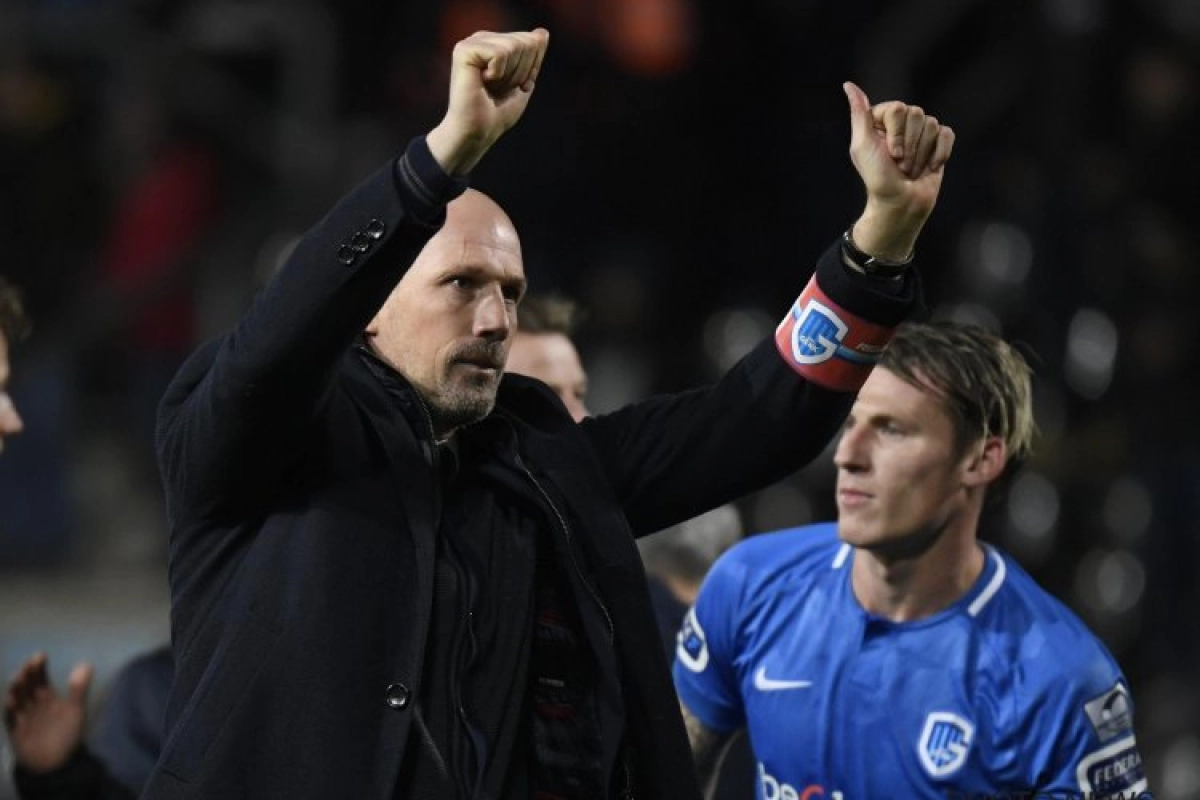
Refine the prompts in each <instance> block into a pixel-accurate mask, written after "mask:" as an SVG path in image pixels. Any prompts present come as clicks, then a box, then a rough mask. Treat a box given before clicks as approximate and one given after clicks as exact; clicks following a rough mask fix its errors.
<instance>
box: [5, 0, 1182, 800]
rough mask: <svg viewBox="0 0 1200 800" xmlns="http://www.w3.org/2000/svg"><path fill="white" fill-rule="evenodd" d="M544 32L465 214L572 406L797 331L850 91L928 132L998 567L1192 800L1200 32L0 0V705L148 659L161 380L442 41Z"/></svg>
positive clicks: (778, 515) (352, 158)
mask: <svg viewBox="0 0 1200 800" xmlns="http://www.w3.org/2000/svg"><path fill="white" fill-rule="evenodd" d="M535 25H544V26H545V27H547V28H549V29H550V30H551V32H552V42H551V48H550V53H549V55H548V58H547V61H546V64H545V69H544V72H543V75H542V77H541V79H540V80H539V82H538V89H537V93H536V96H535V98H534V100H533V103H532V105H531V107H530V110H529V113H528V114H527V115H526V117H525V118H524V119H523V120H522V122H521V123H520V125H519V127H518V128H517V129H516V130H515V131H514V132H513V133H512V134H511V135H510V136H509V137H507V138H506V139H504V140H503V141H502V142H501V143H500V144H499V145H498V146H497V147H496V148H495V150H494V152H493V153H492V154H491V155H490V156H489V157H488V159H487V160H486V161H485V162H484V165H483V166H482V167H481V169H480V170H479V171H478V173H477V174H476V176H475V179H474V183H475V185H476V186H478V187H479V188H482V189H484V190H485V191H488V192H489V193H491V194H492V195H493V196H495V197H496V198H497V199H498V200H499V201H500V202H501V203H502V204H503V205H504V206H505V207H506V208H507V209H508V210H509V212H510V214H511V215H512V217H513V218H514V220H515V221H516V223H517V226H518V228H519V230H520V231H521V233H522V236H523V240H524V246H525V261H526V270H527V272H528V273H529V275H530V278H531V282H532V285H533V288H534V289H535V290H549V289H556V290H559V291H562V292H565V293H567V294H569V295H571V296H574V297H575V298H577V299H578V300H580V301H581V302H582V304H583V305H584V306H585V307H586V308H587V309H588V312H589V322H588V324H587V325H586V327H585V329H584V331H583V332H582V335H581V338H580V344H581V349H582V351H583V355H584V361H585V363H586V364H587V366H588V368H589V370H590V372H591V374H592V381H593V386H594V392H593V397H592V402H591V404H592V407H593V410H595V411H605V410H609V409H612V408H614V407H616V406H617V405H620V404H621V403H623V402H626V401H628V400H630V399H634V398H638V397H642V396H645V395H646V394H648V393H650V392H656V391H668V390H675V389H679V388H683V387H686V386H689V385H692V384H694V383H696V382H698V381H705V380H709V379H711V378H713V377H714V376H715V375H717V374H719V372H720V371H721V370H722V369H724V368H725V367H726V366H728V365H729V364H730V363H731V362H732V361H733V360H735V359H736V358H737V357H738V356H739V355H740V354H741V353H743V352H745V350H746V349H748V347H749V346H750V344H751V343H752V342H754V341H755V340H756V339H757V338H758V337H760V336H762V335H764V334H767V333H769V332H770V330H771V329H772V328H773V326H774V324H775V322H776V320H778V319H779V318H780V317H781V316H782V315H783V313H784V312H785V311H786V309H787V308H788V306H789V304H790V302H791V300H792V299H793V298H794V297H795V295H796V294H797V293H798V291H799V289H800V288H801V287H802V285H803V284H804V282H805V281H806V279H807V277H808V274H809V273H810V271H811V265H812V264H813V262H814V260H815V258H816V256H817V254H818V253H819V252H820V250H821V249H822V248H824V247H825V246H827V245H828V244H829V243H830V242H831V241H832V240H833V239H834V237H836V236H837V235H839V234H840V233H841V231H842V230H843V229H844V228H845V227H846V226H847V225H848V224H849V223H850V222H851V221H852V220H853V218H854V216H855V215H856V214H857V212H858V211H859V210H860V208H861V202H862V191H861V189H860V188H859V183H858V180H857V178H856V176H855V174H854V172H853V169H852V167H851V166H850V163H849V159H848V157H847V152H846V151H847V145H848V139H849V127H848V122H847V111H846V106H845V99H844V96H843V94H842V91H841V88H840V86H841V82H842V81H843V80H846V79H853V80H855V81H857V82H858V83H859V84H860V85H862V86H863V88H864V89H865V90H866V91H867V92H868V94H869V95H870V96H871V97H872V99H874V100H876V101H878V100H884V99H894V98H900V99H905V100H908V101H910V102H915V103H918V104H920V105H922V106H923V107H925V108H926V109H927V110H929V111H931V112H932V113H934V114H936V115H938V116H939V118H940V119H942V120H943V121H945V122H948V123H950V124H952V125H953V126H954V128H955V129H956V131H957V133H958V141H957V145H956V148H955V154H954V157H953V160H952V162H951V164H950V166H949V167H948V170H949V171H948V177H947V180H946V184H945V188H944V190H943V193H942V198H941V201H940V204H939V207H938V210H937V211H936V212H935V214H934V216H933V219H932V220H931V222H930V224H929V226H928V227H927V229H926V233H925V235H924V236H923V237H922V240H921V242H920V245H919V250H918V258H919V263H920V265H921V269H922V271H923V272H924V275H925V277H926V286H927V294H928V299H929V306H930V312H931V314H934V315H937V316H952V317H956V318H961V319H968V320H974V321H977V322H980V323H983V324H986V325H989V326H991V327H993V328H995V329H997V330H1002V331H1003V332H1004V334H1005V335H1006V336H1008V337H1009V338H1011V339H1015V340H1017V341H1020V342H1022V343H1023V344H1024V346H1025V347H1026V352H1027V353H1028V354H1029V355H1030V357H1031V359H1032V361H1033V362H1034V364H1035V365H1036V370H1037V405H1038V415H1039V422H1040V427H1041V436H1040V439H1039V445H1038V454H1037V456H1036V457H1035V458H1034V459H1033V460H1032V461H1031V462H1030V463H1029V464H1028V465H1027V466H1026V467H1025V469H1023V470H1022V471H1021V473H1020V474H1018V475H1017V476H1016V479H1015V481H1014V482H1013V484H1012V486H1011V490H1010V491H1009V493H1008V494H1007V495H1006V496H1003V497H998V498H997V501H996V503H995V504H994V508H993V509H992V514H991V517H990V520H989V525H988V538H989V539H991V540H992V541H994V542H996V543H998V544H1000V545H1001V546H1003V547H1004V548H1006V549H1008V550H1009V551H1010V552H1012V553H1013V554H1014V555H1015V556H1016V557H1017V558H1018V559H1019V560H1020V561H1021V562H1022V563H1023V564H1024V565H1025V566H1026V568H1027V569H1028V570H1029V571H1030V572H1032V573H1033V575H1034V576H1035V577H1036V578H1037V579H1038V580H1039V581H1041V582H1042V584H1043V585H1045V586H1046V587H1047V588H1048V589H1050V590H1051V591H1052V592H1053V593H1054V594H1055V595H1057V596H1058V597H1060V598H1061V599H1062V600H1064V601H1065V602H1066V603H1067V604H1069V605H1070V606H1071V607H1072V608H1074V609H1075V610H1077V611H1078V612H1079V613H1080V615H1081V616H1082V617H1083V618H1084V619H1085V620H1086V621H1087V622H1088V623H1089V624H1090V625H1091V626H1092V628H1093V629H1094V630H1095V631H1096V632H1097V633H1098V634H1099V635H1100V636H1101V637H1102V638H1103V639H1104V641H1105V642H1106V643H1107V644H1108V646H1109V647H1110V649H1111V650H1112V651H1113V653H1114V654H1115V655H1116V657H1117V659H1118V660H1119V661H1120V662H1121V664H1122V666H1123V667H1124V669H1125V670H1126V672H1127V674H1128V675H1129V677H1130V679H1131V682H1132V684H1133V690H1134V697H1135V700H1136V701H1137V702H1138V708H1139V712H1138V717H1137V724H1138V731H1139V740H1140V742H1141V744H1142V750H1143V753H1144V754H1145V755H1146V757H1147V760H1148V762H1149V770H1150V777H1151V785H1152V786H1153V787H1154V788H1155V789H1156V790H1157V792H1156V794H1157V796H1158V797H1160V798H1164V799H1165V800H1179V799H1181V798H1200V722H1198V720H1200V642H1198V639H1200V579H1198V578H1197V574H1198V573H1200V530H1198V529H1200V452H1198V451H1200V447H1198V444H1200V441H1198V440H1200V424H1198V423H1197V421H1196V420H1195V419H1194V418H1193V414H1194V413H1195V411H1196V409H1197V408H1200V405H1198V403H1197V400H1198V399H1200V397H1198V393H1200V381H1197V380H1196V378H1195V376H1196V374H1197V373H1196V370H1197V368H1198V367H1200V365H1198V364H1197V358H1198V355H1200V349H1198V348H1197V346H1196V343H1197V341H1198V337H1200V333H1198V331H1197V327H1198V325H1200V314H1197V313H1196V311H1195V305H1196V296H1197V295H1196V285H1197V282H1198V281H1197V273H1198V272H1200V263H1198V261H1200V258H1198V255H1197V254H1198V253H1200V241H1198V238H1200V237H1198V235H1197V226H1196V222H1195V219H1196V217H1195V208H1196V201H1195V199H1194V197H1193V195H1194V194H1195V191H1196V187H1197V186H1198V185H1200V148H1198V147H1197V146H1196V144H1195V137H1196V132H1197V131H1198V130H1200V126H1198V124H1197V123H1198V122H1200V119H1198V117H1200V114H1198V110H1200V104H1198V91H1200V65H1198V64H1197V61H1198V60H1200V2H1197V1H1196V0H1015V1H1013V2H994V1H993V2H985V1H984V0H889V1H888V2H872V1H871V0H836V1H834V0H826V2H818V1H817V0H741V1H740V2H737V3H733V2H729V1H728V0H440V1H439V0H422V2H408V3H403V2H400V3H398V2H391V3H384V2H380V0H339V1H338V2H335V1H334V0H286V2H285V1H284V0H0V272H2V273H4V274H5V275H7V276H9V277H10V278H11V279H12V280H14V281H15V282H17V283H19V284H20V285H21V286H23V287H24V289H25V291H26V293H27V296H28V302H29V305H30V307H31V309H32V312H33V315H34V317H35V332H34V335H33V337H32V338H31V339H30V340H29V341H28V342H26V343H25V344H24V345H23V346H21V347H20V348H18V349H17V351H16V353H15V358H14V381H13V395H14V397H15V399H16V402H17V404H18V407H19V408H20V409H21V411H22V413H23V415H24V417H25V421H26V431H25V433H23V434H22V435H21V436H20V437H18V438H17V439H15V440H13V441H12V442H11V444H10V443H6V452H5V454H4V456H3V457H2V458H0V671H2V674H3V675H8V674H10V673H11V672H12V670H13V669H15V667H16V665H17V664H18V663H20V661H21V660H22V659H23V658H25V657H26V655H28V654H29V653H31V652H33V651H34V650H36V649H46V650H48V651H49V652H50V654H51V663H52V666H53V670H52V671H53V672H54V674H55V676H56V677H57V678H58V679H59V680H60V681H61V680H62V678H63V676H64V675H65V672H66V670H67V669H68V668H69V666H70V664H71V663H72V662H73V661H75V660H78V659H84V658H87V659H90V660H93V661H94V662H95V663H96V664H97V666H98V667H99V678H100V681H99V683H100V685H99V691H97V692H95V693H94V694H95V695H96V698H97V700H102V698H103V688H104V681H105V680H106V679H107V678H108V677H110V676H111V674H112V670H113V669H114V668H115V667H116V666H118V665H119V664H121V663H122V662H123V661H124V660H125V659H126V658H128V656H130V655H131V654H133V653H135V652H137V651H140V650H142V649H145V648H147V647H150V646H152V645H154V644H155V643H157V642H159V641H161V640H165V638H166V637H167V635H168V633H167V599H166V580H165V556H164V551H165V524H164V521H163V513H162V509H161V501H160V499H159V490H158V483H157V478H156V476H155V472H154V467H153V463H152V421H153V413H154V411H153V410H154V407H155V404H156V402H157V398H158V396H159V394H160V393H161V391H162V388H163V387H164V385H165V383H166V381H167V380H168V379H169V378H170V376H171V374H172V372H173V371H174V369H175V367H176V366H177V365H178V363H179V361H180V359H181V358H182V357H183V356H184V355H185V354H186V353H187V352H188V351H189V350H190V349H191V348H192V347H193V346H194V345H195V344H196V343H197V342H198V341H201V340H203V339H205V338H208V337H210V336H212V335H215V334H217V333H219V332H220V331H222V330H224V329H225V328H226V327H228V326H229V325H230V324H231V323H232V322H233V320H235V319H236V316H237V314H238V312H239V310H240V309H242V308H243V307H244V306H245V304H246V302H247V301H248V298H249V297H250V296H251V295H252V294H253V292H254V291H255V290H256V289H257V288H258V287H259V286H261V284H262V282H263V281H264V280H265V279H266V278H267V277H269V275H270V274H271V271H272V270H273V269H274V268H275V266H276V265H277V264H278V263H279V261H280V259H281V258H283V257H285V256H286V254H287V252H288V250H289V248H290V246H291V244H292V243H293V242H294V240H295V237H296V236H298V235H299V234H300V233H302V232H303V230H304V229H305V228H306V227H307V226H308V225H309V224H311V223H312V222H313V221H315V220H316V219H317V218H318V217H319V216H320V215H321V213H322V212H323V211H324V209H326V208H327V207H328V206H329V205H330V204H331V203H332V202H333V201H334V200H335V199H336V198H337V197H338V196H339V195H340V194H341V193H342V192H343V191H344V190H345V189H347V188H348V187H349V186H351V185H352V184H354V183H355V182H357V181H358V180H359V179H360V178H362V177H364V176H365V175H366V174H367V173H368V172H370V171H371V170H372V169H374V168H375V167H376V166H377V165H378V164H380V163H382V162H383V161H384V160H385V159H387V158H388V157H390V156H392V155H394V154H396V153H398V152H399V151H400V150H401V148H402V147H403V145H404V143H405V142H406V141H407V140H408V139H409V138H410V137H411V136H413V135H416V134H419V133H423V132H424V131H426V130H428V129H429V128H430V127H431V126H432V125H433V124H435V123H436V121H437V120H438V119H439V118H440V116H441V113H442V111H443V104H444V100H445V95H446V81H447V67H448V63H449V56H448V54H449V50H450V47H451V46H452V44H453V43H454V42H455V41H457V40H458V39H459V38H461V37H463V36H465V35H467V34H469V33H471V32H472V31H474V30H477V29H491V30H506V29H515V28H528V27H532V26H535ZM1189 198H1191V199H1190V200H1189ZM1189 206H1190V207H1192V209H1193V210H1192V211H1191V212H1189V211H1187V208H1188V207H1189ZM746 446H747V447H754V446H755V443H754V442H750V441H748V442H747V443H746ZM832 477H833V473H832V468H831V465H830V463H829V460H828V457H826V458H825V459H823V460H822V462H821V463H819V464H817V465H814V466H813V467H811V468H809V469H808V470H806V471H804V472H802V473H800V474H799V475H797V476H795V477H794V478H793V479H790V480H788V481H786V482H783V483H781V484H779V485H777V486H774V487H772V488H770V489H768V490H766V491H763V492H761V493H759V494H757V495H755V496H753V497H750V498H746V500H745V501H744V502H743V504H742V510H743V511H744V513H745V516H746V520H747V528H748V529H749V530H752V531H761V530H768V529H771V528H776V527H782V526H789V525H795V524H800V523H804V522H808V521H813V520H817V519H823V518H829V517H830V516H831V515H832V514H833V510H834V509H833V506H832V502H831V501H832V494H831V487H832ZM7 791H8V789H7V787H6V786H5V785H3V780H0V798H3V797H7V796H8V795H7V794H6V792H7Z"/></svg>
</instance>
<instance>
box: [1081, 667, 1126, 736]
mask: <svg viewBox="0 0 1200 800" xmlns="http://www.w3.org/2000/svg"><path fill="white" fill-rule="evenodd" d="M1083 710H1084V711H1086V712H1087V716H1088V720H1089V721H1090V722H1091V723H1092V727H1093V728H1095V730H1096V735H1097V736H1099V737H1100V741H1101V742H1107V741H1108V740H1109V739H1114V738H1116V737H1118V736H1120V735H1122V734H1125V733H1129V732H1130V731H1132V730H1133V712H1132V709H1131V708H1130V705H1129V690H1128V689H1126V688H1125V684H1124V683H1122V682H1121V681H1117V682H1116V684H1114V685H1113V687H1112V688H1111V689H1109V690H1108V691H1107V692H1105V693H1104V694H1102V695H1100V696H1099V697H1096V698H1093V699H1091V700H1089V701H1087V702H1086V703H1085V704H1084V706H1083Z"/></svg>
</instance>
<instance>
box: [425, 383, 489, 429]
mask: <svg viewBox="0 0 1200 800" xmlns="http://www.w3.org/2000/svg"><path fill="white" fill-rule="evenodd" d="M498 388H499V378H498V377H497V378H496V379H490V378H483V379H477V380H459V381H447V382H446V383H445V384H444V385H442V386H441V387H439V389H438V391H437V392H436V394H434V395H433V396H431V397H427V398H425V403H426V405H427V406H428V408H429V416H430V418H431V420H432V422H433V431H434V434H435V435H436V436H437V437H438V438H439V439H442V438H445V437H446V436H449V435H450V434H451V433H453V432H454V431H456V430H457V429H459V428H461V427H464V426H466V425H470V424H472V423H475V422H479V421H480V420H481V419H483V418H484V417H486V416H487V415H488V414H490V413H492V408H494V407H495V405H496V391H497V389H498Z"/></svg>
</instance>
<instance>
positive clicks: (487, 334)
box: [474, 286, 516, 339]
mask: <svg viewBox="0 0 1200 800" xmlns="http://www.w3.org/2000/svg"><path fill="white" fill-rule="evenodd" d="M515 313H516V310H515V307H510V306H509V303H508V301H507V300H505V298H504V291H503V290H502V289H501V288H500V287H499V286H493V287H489V288H488V289H486V290H485V291H484V292H483V293H482V295H481V296H480V298H479V301H478V303H477V304H476V306H475V330H474V333H475V335H476V336H479V337H481V338H493V339H505V338H507V337H508V335H509V334H510V333H511V332H512V328H513V315H514V314H515Z"/></svg>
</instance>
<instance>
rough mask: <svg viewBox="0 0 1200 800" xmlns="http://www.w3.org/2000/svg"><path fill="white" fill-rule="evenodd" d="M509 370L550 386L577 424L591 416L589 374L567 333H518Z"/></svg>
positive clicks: (511, 351) (515, 337) (509, 361)
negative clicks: (589, 414)
mask: <svg viewBox="0 0 1200 800" xmlns="http://www.w3.org/2000/svg"><path fill="white" fill-rule="evenodd" d="M508 371H509V372H515V373H517V374H519V375H528V376H529V377H531V378H537V379H538V380H539V381H541V382H542V383H544V384H546V385H547V386H549V387H550V388H551V389H552V390H553V391H554V393H555V394H557V395H558V397H559V399H560V400H562V402H563V405H564V406H566V407H567V411H568V412H569V413H570V414H571V418H572V419H574V420H575V421H576V422H579V420H581V419H583V418H584V417H586V416H587V415H588V410H587V406H586V400H587V373H586V372H584V370H583V363H582V362H581V361H580V360H579V351H577V350H576V349H575V345H574V344H573V343H572V342H571V340H570V339H569V338H568V337H567V336H566V335H565V334H562V333H520V332H518V333H517V335H516V336H514V337H513V342H512V348H511V349H510V350H509V352H508Z"/></svg>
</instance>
